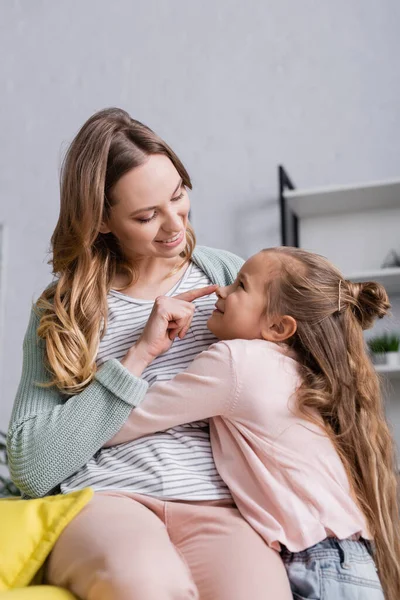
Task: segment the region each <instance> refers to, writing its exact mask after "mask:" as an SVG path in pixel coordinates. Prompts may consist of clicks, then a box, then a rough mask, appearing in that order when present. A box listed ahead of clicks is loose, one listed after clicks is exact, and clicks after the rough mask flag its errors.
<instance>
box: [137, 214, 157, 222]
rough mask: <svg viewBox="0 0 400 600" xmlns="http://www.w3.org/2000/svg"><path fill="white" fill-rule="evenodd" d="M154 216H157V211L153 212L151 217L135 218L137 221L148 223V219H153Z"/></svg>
mask: <svg viewBox="0 0 400 600" xmlns="http://www.w3.org/2000/svg"><path fill="white" fill-rule="evenodd" d="M156 216H157V213H153V215H152V216H151V217H149V218H148V219H137V220H138V221H139V223H150V221H152V220H153V219H155V218H156Z"/></svg>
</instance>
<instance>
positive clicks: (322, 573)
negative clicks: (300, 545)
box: [281, 538, 384, 600]
mask: <svg viewBox="0 0 400 600" xmlns="http://www.w3.org/2000/svg"><path fill="white" fill-rule="evenodd" d="M281 556H282V560H283V562H284V564H285V567H286V570H287V573H288V577H289V581H290V586H291V588H292V593H293V598H294V600H306V599H307V600H384V595H383V591H382V587H381V584H380V581H379V577H378V573H377V570H376V567H375V563H374V560H373V558H372V549H371V545H370V543H369V542H368V541H367V540H359V541H353V540H337V539H335V538H327V539H326V540H324V541H323V542H320V543H319V544H316V545H315V546H312V547H311V548H308V549H307V550H303V551H302V552H289V550H287V549H286V548H284V549H283V550H282V552H281Z"/></svg>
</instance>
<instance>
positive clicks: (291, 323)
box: [261, 315, 297, 343]
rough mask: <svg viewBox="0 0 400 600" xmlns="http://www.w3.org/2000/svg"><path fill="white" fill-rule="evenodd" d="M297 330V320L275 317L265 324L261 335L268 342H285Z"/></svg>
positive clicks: (286, 316)
mask: <svg viewBox="0 0 400 600" xmlns="http://www.w3.org/2000/svg"><path fill="white" fill-rule="evenodd" d="M296 330H297V322H296V319H294V318H293V317H290V316H289V315H283V316H279V317H275V318H274V319H272V320H269V321H268V322H265V323H264V325H263V327H262V328H261V335H262V337H263V339H264V340H266V341H267V342H276V343H278V342H284V341H285V340H288V339H289V338H291V337H292V336H293V335H294V334H295V333H296Z"/></svg>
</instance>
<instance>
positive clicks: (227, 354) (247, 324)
mask: <svg viewBox="0 0 400 600" xmlns="http://www.w3.org/2000/svg"><path fill="white" fill-rule="evenodd" d="M217 296H218V301H217V303H216V309H215V311H214V313H213V314H212V316H211V317H210V319H209V321H208V328H209V329H210V331H211V332H213V333H214V334H215V335H216V336H217V337H218V338H219V339H220V340H223V341H220V342H218V343H217V344H214V345H213V346H211V347H210V348H209V350H207V351H205V352H203V353H202V354H200V355H199V356H198V357H197V358H196V359H195V360H194V361H193V363H192V364H191V366H190V367H189V368H188V369H187V371H185V372H183V373H181V374H179V375H177V376H176V377H175V378H174V379H173V380H171V381H169V382H166V383H159V384H155V385H153V386H152V387H151V388H150V390H149V391H148V393H147V395H146V397H145V399H144V401H143V403H142V404H141V405H140V406H139V407H138V408H135V409H134V410H132V412H131V414H130V416H129V417H128V420H127V421H126V423H125V425H124V426H123V427H122V429H121V430H120V431H119V432H118V433H117V434H116V435H115V436H114V438H112V440H110V442H109V443H108V444H107V446H112V445H113V444H120V443H123V442H127V441H129V440H133V439H136V438H138V437H141V436H144V435H147V434H150V433H154V432H157V431H161V430H166V429H168V428H171V427H174V426H176V425H178V424H181V423H187V422H192V421H195V420H199V419H205V418H208V417H212V419H211V421H210V430H211V440H212V449H213V454H214V458H215V463H216V465H217V468H218V470H219V472H220V474H221V475H222V477H223V479H224V480H225V482H226V483H227V485H228V486H229V488H230V491H231V493H232V496H233V498H234V500H235V502H236V504H237V506H238V508H239V510H240V511H241V513H242V514H243V516H244V517H245V518H246V520H247V521H248V522H249V523H250V524H251V525H252V526H253V527H254V529H255V530H256V531H257V532H258V533H259V534H260V535H261V536H262V537H263V538H264V540H265V541H266V542H267V543H268V544H269V546H270V547H272V548H274V549H276V550H277V551H280V552H281V556H282V559H283V561H284V563H285V566H286V568H287V573H288V576H289V580H290V584H291V588H292V592H293V595H294V598H297V599H301V598H313V599H315V598H317V599H322V600H337V599H339V598H346V600H355V599H358V598H363V600H378V599H382V598H383V597H384V596H383V591H382V588H383V590H384V592H385V598H387V599H388V600H398V598H400V566H399V560H400V551H399V550H400V544H399V532H400V527H399V517H398V506H397V502H396V479H395V473H394V457H393V444H392V440H391V437H390V434H389V430H388V426H387V424H386V422H385V418H384V414H383V407H382V399H381V395H380V390H379V381H378V378H377V375H376V373H375V370H374V367H373V366H372V364H371V362H370V360H369V358H368V355H367V353H366V350H365V344H364V340H363V334H362V330H363V329H366V328H368V327H370V326H371V325H372V323H373V321H374V319H375V318H376V317H379V318H381V317H383V316H384V315H385V314H386V312H387V310H388V309H389V302H388V298H387V295H386V292H385V290H384V288H383V287H382V286H381V285H379V284H376V283H359V284H358V283H351V282H349V281H345V280H343V278H342V276H341V274H340V272H339V271H337V270H336V269H335V268H334V267H333V266H332V265H331V264H330V263H329V262H328V261H327V260H325V259H324V258H322V257H320V256H317V255H315V254H311V253H308V252H305V251H302V250H299V249H295V248H274V249H269V250H264V251H262V252H260V253H259V254H257V255H255V256H254V257H252V258H251V259H249V260H248V261H247V262H246V263H245V265H244V266H243V267H242V269H241V271H240V272H239V275H238V277H237V280H236V281H235V282H234V283H233V284H232V285H231V286H228V287H226V288H219V289H218V290H217ZM171 301H172V302H173V299H171V298H165V299H161V300H160V301H159V302H158V306H156V307H155V309H154V310H153V314H152V316H151V318H150V320H149V323H148V325H147V326H146V328H145V330H144V332H143V335H142V337H141V339H139V341H138V343H137V344H136V347H135V352H133V354H132V360H131V362H130V364H125V366H126V367H127V368H129V369H130V370H131V371H132V373H133V374H135V375H140V374H141V372H142V371H143V370H144V368H145V366H146V365H147V364H149V362H150V361H151V359H152V358H153V357H154V356H155V355H156V354H157V353H159V352H160V351H162V350H163V348H161V346H162V343H161V342H160V340H161V341H162V339H165V336H168V331H173V334H172V335H170V336H169V337H174V336H175V335H176V333H177V332H178V331H179V332H180V337H182V335H184V334H185V333H186V331H187V328H188V323H189V321H190V317H187V321H186V323H185V321H184V319H185V318H186V317H182V318H181V319H180V318H179V317H180V314H179V311H180V308H179V307H178V309H176V311H175V313H176V314H175V313H174V310H175V309H174V308H171ZM164 302H165V303H164ZM177 302H178V301H177ZM163 303H164V304H163ZM168 303H169V304H168ZM161 330H162V332H163V334H161V333H160V332H161ZM163 335H164V338H163ZM157 344H158V346H157ZM113 450H114V449H113V448H112V447H110V448H109V450H108V452H109V453H110V455H111V456H112V453H113ZM111 456H110V457H111ZM374 560H375V562H376V565H377V568H378V572H379V577H378V574H377V572H376V567H375V563H374ZM381 585H382V587H381Z"/></svg>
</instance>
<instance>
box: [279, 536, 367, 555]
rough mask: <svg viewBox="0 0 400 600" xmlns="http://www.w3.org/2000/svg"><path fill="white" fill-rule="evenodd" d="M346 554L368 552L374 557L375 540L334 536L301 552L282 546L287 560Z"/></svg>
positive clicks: (282, 551) (363, 553) (365, 553)
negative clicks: (342, 538) (340, 538)
mask: <svg viewBox="0 0 400 600" xmlns="http://www.w3.org/2000/svg"><path fill="white" fill-rule="evenodd" d="M338 553H339V555H343V554H345V555H346V556H348V557H349V558H354V559H357V558H362V557H365V556H366V555H367V554H368V555H369V556H371V557H373V554H374V546H373V542H371V541H370V540H366V539H364V538H360V539H359V540H349V539H347V540H339V539H337V538H334V537H330V538H326V539H325V540H322V542H318V544H315V546H311V547H310V548H307V549H306V550H301V551H300V552H291V551H290V550H288V549H287V548H286V547H282V550H281V556H282V558H285V559H286V560H288V559H289V560H305V559H307V558H322V557H328V556H337V555H338Z"/></svg>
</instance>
